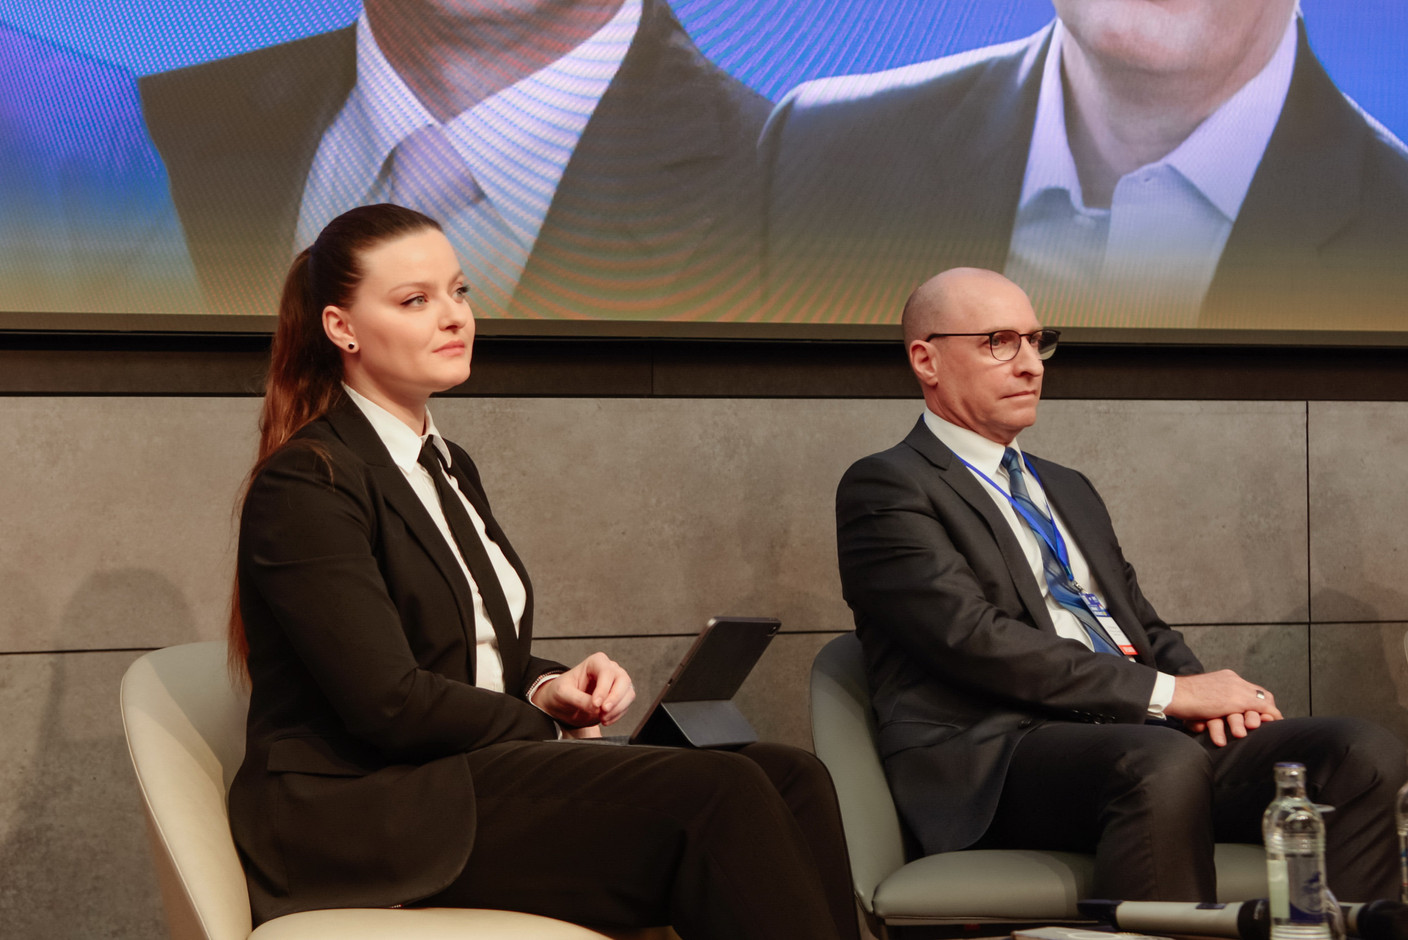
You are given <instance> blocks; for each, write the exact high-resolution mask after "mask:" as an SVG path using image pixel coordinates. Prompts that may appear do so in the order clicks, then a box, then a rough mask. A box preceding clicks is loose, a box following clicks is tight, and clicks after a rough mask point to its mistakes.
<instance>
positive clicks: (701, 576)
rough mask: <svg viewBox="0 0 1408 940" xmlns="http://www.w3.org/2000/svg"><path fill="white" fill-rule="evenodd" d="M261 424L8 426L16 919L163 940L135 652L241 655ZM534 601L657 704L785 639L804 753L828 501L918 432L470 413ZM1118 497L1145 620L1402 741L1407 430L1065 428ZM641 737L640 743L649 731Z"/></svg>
mask: <svg viewBox="0 0 1408 940" xmlns="http://www.w3.org/2000/svg"><path fill="white" fill-rule="evenodd" d="M257 410H258V402H257V401H255V400H253V399H248V398H101V397H94V398H89V397H72V398H45V397H11V398H0V453H5V454H6V455H7V457H8V465H7V467H6V470H5V472H4V473H2V474H0V519H3V520H4V521H3V534H2V535H0V716H3V722H4V724H3V728H0V872H4V877H3V878H0V923H4V924H5V927H4V930H3V932H4V934H5V935H6V936H15V937H44V938H47V937H65V938H67V937H80V938H107V937H112V938H156V937H158V936H161V930H162V928H161V915H160V909H159V902H158V899H157V894H156V888H155V882H154V878H153V876H152V874H151V868H150V863H149V861H148V858H147V854H146V847H145V842H144V833H143V831H142V823H141V817H140V812H139V809H138V805H137V795H136V792H135V788H134V785H133V783H132V778H131V771H130V768H129V766H128V763H127V756H126V751H125V745H124V743H123V740H122V731H121V725H120V721H119V718H118V714H117V707H116V705H117V684H118V681H119V679H120V677H121V675H122V672H123V670H124V669H125V668H126V667H127V665H128V664H129V663H130V662H131V661H132V660H133V659H135V658H136V657H137V656H139V655H140V654H141V651H143V650H146V649H150V648H153V647H159V646H166V645H170V644H173V643H181V642H188V641H191V640H196V639H214V638H217V637H219V636H220V635H221V631H222V624H223V621H224V614H225V607H226V604H227V600H228V597H227V594H228V587H229V579H230V574H231V568H230V566H231V558H232V547H233V540H232V535H233V515H232V513H233V509H234V503H235V498H236V494H237V492H238V489H239V485H240V482H241V479H242V478H243V475H244V473H245V472H246V470H247V468H248V466H249V463H250V460H251V457H252V451H253V446H254V424H255V418H256V414H257ZM434 410H435V414H436V420H437V422H438V423H439V424H440V426H441V428H442V429H443V430H444V431H445V432H446V433H447V435H448V436H450V437H452V438H454V439H456V440H458V441H460V442H461V443H463V444H464V445H465V446H466V447H467V448H468V449H469V450H470V452H471V453H473V454H475V455H476V459H477V460H478V462H479V464H480V468H481V470H482V472H483V475H484V478H485V484H486V486H487V488H488V490H489V493H490V497H491V499H492V500H493V502H494V508H495V512H496V515H497V516H498V517H499V519H500V520H501V521H502V522H503V524H504V526H505V528H506V529H507V530H508V531H509V532H510V533H511V534H512V536H513V539H514V543H515V545H516V547H517V548H518V549H519V551H520V553H521V554H522V555H523V557H524V559H525V561H526V562H527V564H528V566H529V569H530V571H531V572H532V573H533V576H534V579H535V587H536V591H537V604H538V607H537V610H538V613H537V634H538V636H539V638H540V642H539V643H538V644H537V648H538V650H539V651H541V652H543V653H544V655H549V656H553V657H555V658H558V659H562V660H566V661H575V660H576V659H577V658H580V657H581V656H583V655H585V654H586V653H588V652H591V651H592V650H594V649H597V648H601V649H605V650H607V651H608V652H609V653H611V654H612V655H613V656H614V657H616V658H617V659H619V660H620V661H621V662H623V663H624V664H625V665H626V667H627V668H628V669H630V670H631V671H632V673H633V675H634V676H635V678H636V682H637V685H638V686H639V687H640V689H641V695H642V697H643V698H646V699H648V698H649V697H650V695H651V694H653V692H654V691H655V690H656V689H657V688H658V686H659V685H660V683H662V682H663V681H664V678H665V676H666V674H667V673H668V671H669V669H670V668H671V666H672V665H673V664H674V662H675V661H676V660H677V659H678V657H679V656H680V654H681V653H682V652H683V650H684V649H685V647H686V646H687V645H688V643H689V638H690V637H691V636H692V635H693V633H694V632H695V631H696V630H697V629H698V628H699V626H700V625H702V624H703V622H704V621H705V620H706V619H707V618H708V617H710V616H712V615H714V614H724V613H731V614H758V615H769V616H775V617H779V618H781V620H782V621H783V629H784V631H785V633H784V635H783V636H782V637H780V638H779V640H778V641H777V642H776V643H775V644H774V645H773V647H772V648H771V649H770V650H769V652H768V653H767V655H766V656H765V658H764V660H763V662H762V663H761V665H760V666H759V668H758V670H757V672H756V673H755V674H754V676H753V677H752V678H751V679H750V680H749V683H748V684H747V686H745V689H744V691H743V692H742V693H741V705H742V707H743V709H744V710H745V712H747V713H748V714H749V715H750V717H751V718H752V719H753V721H754V723H755V725H756V726H757V727H758V728H759V730H760V731H761V733H762V734H763V736H764V737H766V738H771V739H775V740H784V741H789V742H792V743H796V744H800V745H804V746H805V745H806V744H807V730H806V694H805V677H806V673H807V669H808V667H809V665H810V661H811V657H812V655H813V654H814V653H815V651H816V650H817V649H818V648H819V647H820V646H821V644H823V643H824V642H826V640H828V639H829V638H830V637H831V636H833V635H835V634H836V633H838V632H840V631H843V630H846V629H849V625H850V618H849V613H848V611H847V610H846V608H845V605H844V604H843V603H842V601H841V600H840V596H839V588H838V581H837V575H836V570H835V550H834V541H833V539H834V535H833V529H832V517H831V502H832V494H833V492H834V487H835V483H836V480H837V479H838V478H839V477H840V475H841V473H842V471H843V470H844V469H845V468H846V466H847V465H848V464H849V463H850V462H851V461H852V460H854V459H855V458H857V457H859V456H862V455H864V454H867V453H870V452H872V451H875V450H878V449H881V448H883V447H886V446H889V445H890V444H892V443H894V442H895V441H897V440H898V439H900V438H901V437H902V436H903V435H904V434H905V433H906V432H907V431H908V429H909V427H910V426H911V424H912V423H913V421H914V419H915V417H916V415H917V413H918V405H917V404H916V403H914V402H906V401H894V400H889V401H870V400H776V399H774V400H756V399H754V400H738V399H626V398H623V399H581V398H573V399H543V398H528V399H453V400H446V401H443V402H440V403H438V404H437V406H436V407H435V409H434ZM1023 441H1024V444H1025V445H1026V446H1027V447H1028V448H1029V449H1031V450H1032V451H1034V452H1037V453H1040V454H1042V455H1044V456H1047V457H1050V458H1053V459H1056V460H1059V461H1062V462H1065V463H1070V464H1072V465H1074V466H1077V467H1079V468H1081V469H1082V470H1084V471H1085V472H1086V473H1087V475H1088V476H1090V478H1091V479H1092V480H1093V481H1094V483H1095V485H1096V486H1097V488H1099V489H1100V491H1101V493H1102V494H1103V495H1104V496H1105V498H1106V501H1107V502H1108V504H1109V507H1110V511H1111V513H1112V515H1113V516H1114V519H1115V522H1116V525H1117V527H1118V529H1119V531H1120V534H1121V538H1122V540H1123V544H1124V548H1125V551H1126V554H1127V555H1128V557H1129V559H1130V560H1131V561H1132V562H1133V563H1134V565H1135V566H1136V568H1138V570H1139V571H1140V572H1141V583H1142V585H1143V587H1144V590H1145V593H1146V594H1147V595H1148V596H1149V597H1150V598H1151V600H1153V602H1154V604H1155V605H1156V606H1157V607H1158V609H1159V611H1160V612H1161V614H1162V615H1163V616H1164V618H1165V619H1166V620H1168V621H1169V622H1170V623H1173V624H1175V625H1178V626H1180V628H1183V629H1184V631H1185V633H1186V634H1187V636H1188V638H1189V641H1190V642H1191V643H1192V645H1193V646H1194V648H1195V649H1196V650H1197V651H1198V652H1199V654H1200V655H1201V656H1202V657H1203V659H1204V661H1205V662H1206V663H1207V664H1208V665H1209V666H1210V667H1222V666H1230V667H1233V668H1236V669H1238V670H1239V671H1242V672H1243V673H1245V674H1247V675H1249V676H1252V677H1254V678H1256V679H1258V680H1259V681H1262V682H1264V683H1266V684H1267V685H1269V686H1271V687H1272V688H1273V689H1274V690H1276V692H1277V696H1278V699H1279V701H1280V702H1281V703H1282V705H1283V708H1284V710H1285V711H1286V713H1287V714H1302V715H1303V714H1357V715H1365V716H1368V717H1371V718H1374V719H1376V720H1379V721H1381V722H1383V723H1384V724H1386V725H1388V726H1389V727H1390V728H1392V729H1394V730H1395V731H1396V732H1397V733H1399V734H1400V735H1402V736H1408V661H1405V657H1404V648H1403V642H1404V636H1405V632H1408V590H1405V589H1404V588H1403V587H1402V585H1401V580H1402V579H1401V578H1400V576H1399V572H1400V569H1401V567H1402V565H1403V563H1404V561H1405V559H1408V525H1405V520H1408V489H1405V488H1404V487H1402V486H1401V485H1398V478H1397V469H1398V468H1399V467H1402V466H1406V465H1408V404H1400V403H1394V404H1381V403H1372V404H1368V403H1334V404H1329V403H1316V402H1311V403H1306V402H1198V403H1188V402H1176V401H1174V402H1168V401H1163V402H1152V401H1151V402H1140V401H1125V402H1102V401H1051V402H1047V403H1046V404H1045V405H1043V413H1042V420H1041V423H1040V425H1039V426H1038V427H1037V428H1034V429H1033V430H1032V431H1031V432H1028V434H1027V435H1026V436H1025V437H1024V438H1023ZM635 717H636V716H635V715H634V714H632V715H631V716H628V718H627V719H626V721H627V724H630V723H631V722H632V721H633V720H634V718H635Z"/></svg>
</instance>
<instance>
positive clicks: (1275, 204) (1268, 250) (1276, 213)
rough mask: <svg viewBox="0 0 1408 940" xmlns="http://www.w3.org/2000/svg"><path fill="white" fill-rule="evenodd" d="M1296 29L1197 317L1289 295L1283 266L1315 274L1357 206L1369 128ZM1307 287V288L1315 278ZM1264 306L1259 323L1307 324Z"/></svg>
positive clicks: (1241, 315)
mask: <svg viewBox="0 0 1408 940" xmlns="http://www.w3.org/2000/svg"><path fill="white" fill-rule="evenodd" d="M1297 28H1298V30H1299V37H1298V40H1297V45H1296V66H1295V73H1294V74H1293V75H1292V77H1291V87H1290V90H1289V91H1288V92H1287V94H1286V104H1285V106H1284V107H1283V108H1282V110H1281V116H1280V118H1279V119H1278V120H1277V122H1276V128H1275V130H1274V131H1273V132H1272V134H1271V140H1270V141H1269V142H1268V143H1267V146H1266V153H1265V154H1264V155H1263V156H1262V158H1261V164H1260V165H1259V166H1258V167H1257V171H1256V175H1255V176H1254V177H1253V178H1252V184H1251V187H1250V188H1249V189H1248V190H1247V196H1246V199H1245V200H1244V201H1243V203H1242V207H1241V209H1240V210H1239V211H1238V213H1237V220H1236V221H1235V222H1234V223H1233V226H1232V233H1231V234H1230V235H1229V236H1228V239H1227V245H1226V246H1225V247H1224V248H1223V251H1222V256H1221V258H1220V259H1219V261H1218V266H1217V271H1216V273H1215V274H1214V276H1213V280H1212V283H1211V285H1209V287H1208V293H1207V297H1206V298H1205V300H1204V303H1203V311H1202V316H1201V317H1200V319H1199V323H1198V325H1199V326H1226V325H1237V324H1245V323H1247V322H1249V321H1251V320H1252V319H1254V317H1249V315H1248V313H1247V307H1248V305H1259V304H1264V303H1265V300H1266V298H1269V297H1275V298H1288V297H1293V296H1294V295H1295V294H1296V293H1297V288H1294V287H1291V286H1290V285H1288V284H1287V282H1286V279H1285V278H1286V274H1287V272H1297V273H1298V274H1299V275H1301V276H1309V277H1311V278H1315V277H1317V276H1323V275H1324V271H1325V266H1324V264H1323V263H1322V261H1321V258H1320V254H1319V253H1320V249H1321V248H1322V247H1323V246H1324V245H1325V244H1326V243H1328V242H1329V241H1331V240H1332V239H1333V238H1334V237H1335V236H1336V235H1337V234H1338V233H1339V232H1341V231H1342V230H1344V229H1345V228H1346V227H1347V226H1348V225H1349V224H1350V223H1351V222H1353V221H1354V219H1355V218H1356V217H1357V216H1358V215H1359V213H1360V211H1361V208H1362V207H1361V205H1360V203H1361V199H1362V192H1363V188H1364V180H1363V171H1364V166H1365V155H1366V153H1367V151H1368V148H1369V146H1370V145H1371V143H1372V135H1371V132H1370V130H1369V128H1368V127H1367V126H1366V125H1365V123H1364V119H1363V117H1362V116H1361V115H1360V114H1359V113H1358V112H1357V111H1356V110H1355V108H1354V106H1353V105H1352V104H1350V103H1349V102H1348V101H1347V100H1346V99H1345V97H1344V95H1343V94H1341V93H1340V91H1339V89H1337V88H1336V87H1335V85H1334V82H1332V81H1331V79H1330V77H1329V75H1327V74H1326V73H1325V69H1324V68H1323V67H1322V66H1321V65H1320V62H1319V61H1318V60H1317V59H1316V58H1315V55H1314V53H1312V52H1311V51H1310V45H1309V43H1308V42H1307V41H1306V35H1305V23H1304V22H1303V21H1302V22H1301V23H1300V24H1299V25H1298V27H1297ZM1294 276H1295V275H1293V277H1294ZM1307 287H1308V289H1309V291H1308V292H1309V293H1310V294H1311V295H1312V296H1314V295H1315V287H1316V285H1315V284H1314V283H1313V282H1312V283H1310V284H1308V285H1307ZM1267 312H1268V315H1269V317H1270V319H1267V320H1266V322H1276V323H1277V324H1278V325H1280V326H1282V327H1285V326H1288V325H1305V326H1310V325H1313V324H1309V323H1307V324H1300V323H1299V322H1296V321H1293V323H1292V324H1288V323H1287V322H1286V317H1287V311H1284V310H1281V311H1278V310H1276V309H1271V310H1268V311H1267ZM1315 313H1316V315H1317V316H1319V315H1323V313H1324V311H1323V309H1316V311H1315Z"/></svg>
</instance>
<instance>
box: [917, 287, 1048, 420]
mask: <svg viewBox="0 0 1408 940" xmlns="http://www.w3.org/2000/svg"><path fill="white" fill-rule="evenodd" d="M903 322H904V339H905V346H906V348H907V349H908V351H909V365H910V368H911V369H913V370H914V375H915V377H916V378H917V379H919V385H920V387H921V388H922V389H923V390H924V401H925V403H926V404H927V405H928V406H929V410H931V411H933V412H934V413H935V414H936V415H938V416H939V417H940V418H943V419H944V420H945V421H948V422H949V423H951V424H955V425H957V426H959V427H962V428H967V429H968V430H970V431H973V432H975V433H977V434H981V435H982V436H983V437H986V438H987V439H988V440H992V441H997V442H999V443H1002V444H1010V443H1011V442H1012V440H1013V438H1015V437H1016V436H1017V434H1018V432H1020V431H1021V430H1022V429H1023V428H1025V427H1029V426H1030V425H1031V423H1032V422H1033V421H1035V420H1036V407H1037V402H1038V401H1039V400H1040V398H1041V379H1042V374H1043V372H1044V368H1043V365H1042V361H1041V358H1040V357H1039V356H1038V355H1037V352H1036V347H1035V346H1034V345H1033V344H1032V342H1031V341H1030V340H1018V345H1017V352H1016V355H1015V356H1014V357H1013V358H1011V359H1005V360H999V359H998V358H997V357H996V355H994V353H993V349H992V346H991V344H990V343H989V338H988V336H986V335H984V334H988V333H993V332H996V331H999V330H1012V331H1014V332H1016V333H1019V334H1021V335H1022V336H1031V335H1032V334H1033V333H1034V332H1035V331H1037V330H1039V329H1040V328H1041V324H1040V323H1039V322H1038V321H1037V318H1036V314H1035V313H1034V312H1033V311H1032V305H1031V301H1029V300H1027V295H1026V294H1025V293H1024V292H1023V291H1022V289H1021V288H1020V287H1018V286H1017V285H1016V284H1013V283H1012V282H1011V281H1009V280H1008V279H1007V278H1005V277H1003V276H1002V275H1001V274H998V273H996V272H995V271H983V270H980V269H978V268H954V269H952V270H949V271H945V272H944V273H942V274H940V275H938V276H937V277H932V278H930V279H929V280H927V281H925V282H924V283H923V284H921V285H920V286H919V288H918V289H917V290H915V292H914V293H913V294H911V295H910V298H909V302H908V303H906V304H905V306H904V321H903ZM935 333H942V334H945V335H943V336H935V337H934V338H933V339H932V340H930V339H929V337H930V336H932V335H933V334H935ZM954 334H958V335H954Z"/></svg>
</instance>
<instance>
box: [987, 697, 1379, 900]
mask: <svg viewBox="0 0 1408 940" xmlns="http://www.w3.org/2000/svg"><path fill="white" fill-rule="evenodd" d="M1277 761H1298V762H1300V763H1303V764H1305V765H1306V777H1307V781H1306V790H1307V793H1308V795H1309V797H1310V798H1311V799H1312V800H1314V801H1315V802H1317V803H1326V804H1329V805H1331V806H1333V807H1335V810H1334V812H1332V813H1330V814H1328V815H1327V816H1326V820H1325V821H1326V839H1325V842H1326V845H1325V862H1326V869H1327V878H1328V880H1329V884H1330V888H1331V890H1333V891H1334V892H1335V894H1336V896H1337V897H1338V898H1339V899H1340V900H1341V901H1369V900H1372V899H1375V898H1392V899H1396V898H1397V895H1398V863H1397V858H1398V839H1397V834H1396V830H1395V826H1394V813H1393V806H1394V798H1395V796H1396V795H1397V792H1398V788H1399V787H1401V786H1402V785H1403V781H1404V776H1405V757H1404V747H1403V744H1402V743H1401V742H1400V741H1399V740H1398V739H1397V738H1396V737H1394V736H1393V735H1392V734H1390V733H1389V732H1387V731H1385V730H1384V729H1383V728H1380V727H1379V726H1378V725H1375V724H1373V723H1371V722H1368V721H1363V720H1361V719H1357V718H1288V719H1285V720H1282V721H1275V722H1271V723H1269V724H1265V725H1262V726H1261V727H1260V728H1258V729H1257V730H1255V731H1252V732H1250V733H1249V734H1248V735H1247V737H1245V738H1240V739H1231V740H1230V741H1229V743H1228V745H1227V746H1226V747H1223V748H1219V747H1217V746H1215V745H1213V744H1212V743H1211V741H1209V740H1208V739H1207V735H1206V734H1203V735H1199V736H1197V737H1194V736H1192V735H1189V734H1187V733H1185V732H1183V731H1179V730H1176V729H1174V728H1170V727H1166V726H1161V725H1087V724H1076V723H1070V722H1049V723H1047V724H1045V725H1042V726H1041V727H1038V728H1035V729H1033V730H1032V731H1031V732H1030V733H1029V734H1028V735H1027V736H1026V737H1025V738H1023V739H1022V743H1021V744H1019V745H1018V746H1017V751H1016V754H1015V755H1014V759H1013V761H1012V765H1011V767H1010V769H1009V771H1008V774H1007V779H1006V781H1005V783H1004V785H1003V792H1002V796H1001V799H1000V800H999V802H998V807H997V815H996V817H995V818H994V819H993V822H992V825H991V826H990V827H989V828H988V831H987V833H986V834H985V835H984V836H983V838H982V840H981V841H980V842H979V843H978V847H982V848H1000V847H1012V848H1036V849H1060V850H1070V851H1082V852H1094V853H1095V891H1096V896H1098V897H1107V898H1118V899H1121V900H1173V901H1214V900H1216V879H1215V873H1214V869H1213V843H1214V842H1254V843H1256V842H1260V841H1261V814H1262V811H1263V810H1265V809H1266V806H1267V804H1268V803H1270V802H1271V800H1272V798H1273V797H1274V795H1275V782H1274V774H1273V771H1272V765H1274V764H1275V763H1276V762H1277Z"/></svg>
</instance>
